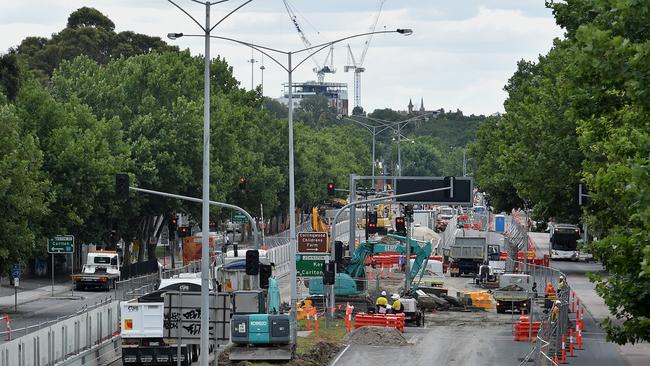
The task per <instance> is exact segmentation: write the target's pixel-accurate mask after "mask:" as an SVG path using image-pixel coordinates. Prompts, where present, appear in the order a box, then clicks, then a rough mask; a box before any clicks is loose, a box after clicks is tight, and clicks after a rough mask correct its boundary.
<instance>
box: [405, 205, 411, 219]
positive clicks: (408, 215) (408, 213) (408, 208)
mask: <svg viewBox="0 0 650 366" xmlns="http://www.w3.org/2000/svg"><path fill="white" fill-rule="evenodd" d="M404 217H405V218H407V219H412V218H413V205H406V206H404Z"/></svg>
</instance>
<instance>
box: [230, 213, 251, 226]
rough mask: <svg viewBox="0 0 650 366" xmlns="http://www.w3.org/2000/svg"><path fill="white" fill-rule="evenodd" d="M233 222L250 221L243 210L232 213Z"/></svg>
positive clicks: (244, 222) (245, 222)
mask: <svg viewBox="0 0 650 366" xmlns="http://www.w3.org/2000/svg"><path fill="white" fill-rule="evenodd" d="M232 222H234V223H237V224H247V223H248V217H246V215H244V214H243V213H242V212H239V211H235V212H234V213H233V214H232Z"/></svg>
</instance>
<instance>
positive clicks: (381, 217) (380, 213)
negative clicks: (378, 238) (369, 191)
mask: <svg viewBox="0 0 650 366" xmlns="http://www.w3.org/2000/svg"><path fill="white" fill-rule="evenodd" d="M360 223H361V224H360V225H359V229H365V228H366V219H365V217H364V218H362V219H361V221H360ZM392 227H393V209H392V206H391V205H390V204H388V205H384V204H378V205H377V228H376V229H375V231H376V232H378V233H381V234H383V235H385V234H386V233H387V232H388V230H390V229H391V228H392Z"/></svg>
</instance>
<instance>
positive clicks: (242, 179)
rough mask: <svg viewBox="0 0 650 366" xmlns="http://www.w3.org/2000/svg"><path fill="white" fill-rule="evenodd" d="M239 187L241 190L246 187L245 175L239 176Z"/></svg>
mask: <svg viewBox="0 0 650 366" xmlns="http://www.w3.org/2000/svg"><path fill="white" fill-rule="evenodd" d="M239 189H241V190H244V189H246V178H245V177H239Z"/></svg>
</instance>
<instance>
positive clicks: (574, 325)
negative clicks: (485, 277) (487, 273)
mask: <svg viewBox="0 0 650 366" xmlns="http://www.w3.org/2000/svg"><path fill="white" fill-rule="evenodd" d="M508 261H509V262H512V263H507V265H509V266H510V267H511V268H514V269H515V270H516V271H523V268H524V266H523V262H520V261H511V260H508ZM526 273H527V274H529V275H530V276H531V277H532V281H533V286H534V290H536V291H535V292H536V295H535V296H536V297H537V298H538V303H539V304H540V305H541V307H542V308H544V309H546V310H548V312H547V313H543V312H534V314H532V317H533V327H532V331H534V330H535V325H534V324H535V323H537V322H539V323H540V326H539V332H538V334H537V337H535V336H534V335H533V336H532V338H530V339H531V340H533V339H535V340H536V342H535V345H534V347H533V349H532V350H531V353H530V354H529V358H530V360H533V361H534V362H535V364H536V365H557V364H558V362H559V363H560V364H561V363H563V362H565V361H566V357H571V353H572V352H571V350H572V349H573V354H574V356H577V353H576V351H577V350H580V349H583V346H584V344H583V339H582V332H583V331H584V324H583V320H582V314H583V312H584V304H583V303H581V302H580V301H579V298H578V297H577V296H576V294H575V292H574V291H572V290H571V286H570V284H569V283H568V281H566V280H564V281H563V284H561V281H560V279H561V278H564V279H566V276H565V275H564V274H563V273H562V272H560V271H558V270H556V269H553V268H550V267H546V266H540V265H535V264H532V263H527V264H526ZM542 294H543V295H542ZM557 301H559V304H557V303H556V302H557ZM555 307H557V308H555ZM572 310H573V311H572ZM528 329H529V334H530V333H531V328H528ZM573 329H575V333H574V332H573ZM515 336H516V335H515ZM522 338H523V336H522ZM556 356H557V362H556V361H555V359H556ZM563 360H564V361H563ZM524 364H525V362H522V363H521V364H520V365H524Z"/></svg>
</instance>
